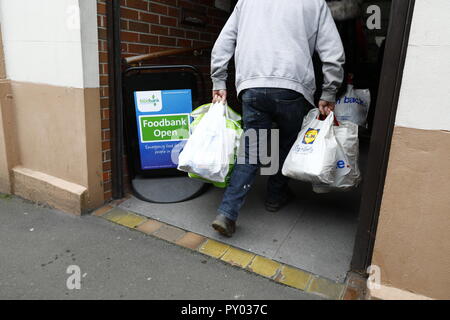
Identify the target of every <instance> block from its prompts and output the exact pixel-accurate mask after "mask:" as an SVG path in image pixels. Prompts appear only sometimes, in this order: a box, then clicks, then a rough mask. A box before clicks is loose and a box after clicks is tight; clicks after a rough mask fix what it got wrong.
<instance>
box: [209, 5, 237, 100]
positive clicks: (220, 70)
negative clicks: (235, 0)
mask: <svg viewBox="0 0 450 320" xmlns="http://www.w3.org/2000/svg"><path fill="white" fill-rule="evenodd" d="M238 20H239V9H238V6H236V7H235V9H234V11H233V13H232V14H231V16H230V18H229V19H228V21H227V23H226V24H225V26H224V27H223V29H222V32H221V33H220V35H219V37H218V38H217V40H216V43H215V44H214V48H213V50H212V53H211V79H212V82H213V101H214V102H215V101H218V100H222V101H225V100H226V96H227V92H226V89H227V85H226V81H227V78H228V63H229V62H230V59H231V58H232V57H233V55H234V51H235V49H236V39H237V33H238Z"/></svg>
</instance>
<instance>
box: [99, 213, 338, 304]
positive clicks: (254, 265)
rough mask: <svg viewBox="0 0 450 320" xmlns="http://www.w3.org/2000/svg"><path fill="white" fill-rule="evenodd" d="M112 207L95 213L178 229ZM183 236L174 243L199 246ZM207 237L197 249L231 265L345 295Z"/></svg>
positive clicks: (140, 227) (143, 228)
mask: <svg viewBox="0 0 450 320" xmlns="http://www.w3.org/2000/svg"><path fill="white" fill-rule="evenodd" d="M102 209H103V210H102ZM108 209H109V208H108V206H105V207H104V208H101V209H99V210H98V211H99V212H98V213H97V214H95V213H94V214H95V215H97V216H100V217H101V218H103V219H107V220H109V221H111V222H114V223H117V224H120V225H122V226H125V227H128V228H135V230H137V231H140V232H143V233H146V234H150V233H152V234H153V232H154V231H155V230H159V229H161V228H162V227H163V226H167V227H171V228H175V227H172V226H170V225H168V224H165V223H162V222H159V221H156V220H151V219H148V218H146V217H143V216H141V215H138V214H134V213H130V212H128V211H125V210H122V209H120V208H112V210H110V211H108ZM102 211H103V212H102ZM150 229H151V230H150ZM183 231H184V230H183ZM185 232H186V231H185ZM187 235H189V236H191V237H192V236H193V235H194V234H190V233H189V232H188V233H186V234H185V235H184V237H186V236H187ZM194 236H195V237H194V238H193V239H190V241H191V242H192V241H194V240H195V241H194V242H196V243H197V241H198V243H199V244H200V243H201V242H202V241H203V239H202V238H203V236H200V235H194ZM197 238H198V239H197ZM182 239H184V238H181V239H178V240H177V242H172V243H174V244H178V245H180V246H187V247H190V248H191V249H194V248H195V247H196V245H195V244H194V243H190V242H189V241H188V242H189V243H187V244H186V243H184V242H183V241H182ZM204 239H205V240H206V241H204V242H203V243H202V244H201V245H200V248H198V249H197V251H198V252H201V253H203V254H206V255H208V256H210V257H213V258H216V259H220V260H222V261H224V262H227V263H230V264H231V265H234V266H238V267H240V268H242V269H246V270H248V271H251V272H253V273H256V274H258V275H260V276H263V277H266V278H269V279H273V280H274V281H276V282H279V283H282V284H285V285H287V286H290V287H293V288H296V289H299V290H302V291H306V292H309V293H312V294H317V295H320V296H323V297H326V298H329V299H342V297H343V295H344V291H345V290H344V289H345V284H341V283H336V282H333V281H331V280H328V279H325V278H321V277H318V276H314V275H312V274H310V273H308V272H305V271H302V270H300V269H297V268H294V267H290V266H286V265H282V264H281V263H279V262H276V261H273V260H271V259H268V258H265V257H262V256H258V255H255V254H253V253H250V252H247V251H243V250H241V249H238V248H234V247H232V246H230V245H227V244H224V243H221V242H218V241H215V240H212V239H208V238H204ZM185 240H186V239H185ZM188 240H189V239H188Z"/></svg>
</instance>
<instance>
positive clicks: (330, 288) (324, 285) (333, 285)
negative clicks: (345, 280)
mask: <svg viewBox="0 0 450 320" xmlns="http://www.w3.org/2000/svg"><path fill="white" fill-rule="evenodd" d="M344 288H345V285H344V284H342V283H337V282H333V281H331V280H328V279H324V278H319V277H314V278H313V279H312V281H311V284H310V285H309V287H308V289H307V290H306V292H310V293H315V294H320V295H322V296H325V297H327V298H329V299H333V300H339V299H341V298H342V295H343V292H344Z"/></svg>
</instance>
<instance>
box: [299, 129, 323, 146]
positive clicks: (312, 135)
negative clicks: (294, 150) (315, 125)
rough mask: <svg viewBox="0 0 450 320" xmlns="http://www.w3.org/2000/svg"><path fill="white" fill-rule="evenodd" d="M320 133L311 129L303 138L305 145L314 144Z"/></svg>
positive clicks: (318, 130)
mask: <svg viewBox="0 0 450 320" xmlns="http://www.w3.org/2000/svg"><path fill="white" fill-rule="evenodd" d="M319 132H320V129H309V130H308V131H307V132H306V134H305V136H304V137H303V144H313V143H314V141H316V138H317V136H318V134H319Z"/></svg>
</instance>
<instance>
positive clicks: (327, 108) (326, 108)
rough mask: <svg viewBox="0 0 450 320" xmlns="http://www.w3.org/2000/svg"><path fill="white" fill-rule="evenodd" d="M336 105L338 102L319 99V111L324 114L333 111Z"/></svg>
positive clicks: (326, 114)
mask: <svg viewBox="0 0 450 320" xmlns="http://www.w3.org/2000/svg"><path fill="white" fill-rule="evenodd" d="M335 107H336V103H334V102H328V101H325V100H320V101H319V111H320V113H321V114H322V115H324V116H327V117H328V115H329V114H330V112H331V111H334V108H335Z"/></svg>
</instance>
